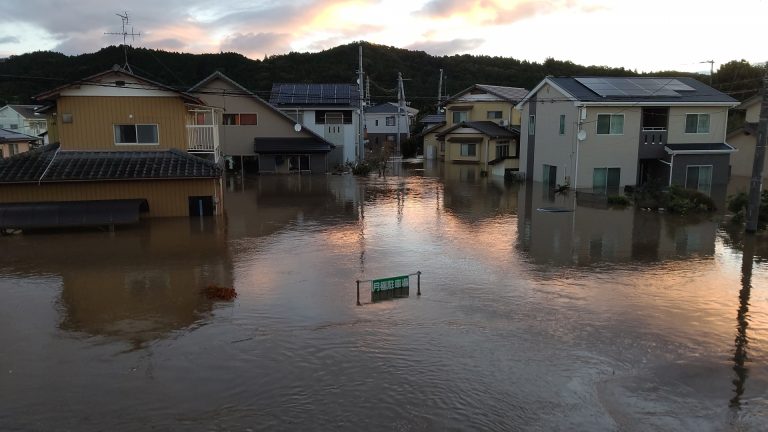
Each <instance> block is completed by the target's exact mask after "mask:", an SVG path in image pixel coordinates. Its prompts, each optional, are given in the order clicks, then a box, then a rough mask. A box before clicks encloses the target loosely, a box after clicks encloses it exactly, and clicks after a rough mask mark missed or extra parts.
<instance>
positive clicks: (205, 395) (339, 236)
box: [0, 164, 768, 431]
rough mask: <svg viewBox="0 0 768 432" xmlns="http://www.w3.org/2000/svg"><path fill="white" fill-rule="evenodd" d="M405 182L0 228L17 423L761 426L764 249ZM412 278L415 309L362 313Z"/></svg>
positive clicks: (521, 198) (396, 305)
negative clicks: (222, 291) (229, 291)
mask: <svg viewBox="0 0 768 432" xmlns="http://www.w3.org/2000/svg"><path fill="white" fill-rule="evenodd" d="M398 171H399V172H398V174H399V175H395V176H390V177H387V178H386V179H383V178H376V177H371V178H369V179H364V180H360V179H356V178H353V177H351V176H304V177H299V176H290V177H288V176H284V177H273V176H262V177H254V178H248V179H246V180H245V181H242V180H240V179H239V178H228V179H227V181H226V186H225V187H226V190H227V193H226V197H225V204H226V208H227V215H226V216H225V217H223V218H220V219H218V220H217V219H202V220H201V219H194V220H187V219H172V220H152V221H145V222H144V223H142V224H141V225H140V226H137V227H132V228H122V229H119V230H117V232H114V233H110V232H100V231H93V230H91V231H82V232H48V233H36V234H25V235H13V236H6V237H2V238H0V251H1V252H0V295H1V296H2V301H0V430H3V431H17V430H18V431H51V430H56V431H101V430H104V431H135V430H193V431H196V430H200V431H217V430H227V431H228V430H234V431H248V430H278V431H279V430H302V431H304V430H346V431H368V430H370V431H379V430H381V431H445V430H468V431H480V430H482V431H514V430H534V431H535V430H540V431H550V430H564V431H565V430H567V431H595V430H609V431H610V430H621V431H649V430H650V431H652V430H664V431H668V430H695V431H722V430H726V431H727V430H733V431H752V430H754V431H758V430H765V427H766V426H765V425H766V419H768V360H767V357H766V356H767V355H768V341H766V338H768V241H767V240H766V238H765V237H761V238H758V239H757V240H756V239H755V238H753V237H745V236H743V235H742V234H741V231H740V230H738V229H736V230H732V229H726V228H727V226H726V225H724V224H722V223H721V222H720V219H721V215H715V216H711V217H698V218H695V217H694V218H690V217H689V218H681V217H676V216H670V215H660V214H656V213H649V212H636V211H634V210H632V209H628V210H619V209H610V208H605V207H604V206H600V205H598V204H590V203H588V202H586V200H585V201H584V202H580V203H579V204H578V205H576V204H575V202H574V198H573V196H568V195H558V196H551V195H549V194H548V193H546V192H544V191H543V190H542V188H541V187H540V185H537V184H530V185H505V184H504V182H503V181H500V180H499V179H493V178H490V179H489V178H484V177H480V175H479V172H478V171H477V167H472V166H443V165H441V164H436V165H428V166H426V167H424V169H423V170H422V169H418V170H417V169H412V168H402V169H400V170H398ZM543 207H562V208H565V209H570V210H574V211H569V212H558V213H552V212H542V211H538V210H537V209H538V208H543ZM416 271H421V272H422V277H421V289H422V292H423V295H422V296H421V297H418V296H416V295H415V289H414V285H415V279H412V282H411V284H412V287H411V296H410V297H408V298H402V299H397V300H391V301H385V302H380V303H370V291H369V290H370V285H369V284H365V283H363V284H362V287H363V288H362V293H361V295H362V297H363V300H364V303H365V304H363V305H362V306H356V304H355V281H356V280H357V279H371V278H379V277H388V276H396V275H401V274H407V273H412V272H416ZM208 284H217V285H220V286H231V287H234V288H235V289H236V290H237V292H238V297H237V299H236V300H235V301H233V302H227V301H213V300H209V299H207V298H205V297H204V296H202V295H201V294H200V290H201V288H203V287H205V286H207V285H208ZM366 299H367V301H365V300H366Z"/></svg>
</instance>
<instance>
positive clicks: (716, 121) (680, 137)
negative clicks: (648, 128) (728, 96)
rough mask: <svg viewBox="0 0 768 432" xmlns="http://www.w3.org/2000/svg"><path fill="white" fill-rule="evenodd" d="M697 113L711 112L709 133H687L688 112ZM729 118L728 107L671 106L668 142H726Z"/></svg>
mask: <svg viewBox="0 0 768 432" xmlns="http://www.w3.org/2000/svg"><path fill="white" fill-rule="evenodd" d="M696 113H699V114H709V133H702V134H699V133H685V117H686V114H696ZM727 120H728V107H717V106H716V107H698V106H691V107H675V106H673V107H670V108H669V126H668V127H667V130H668V135H667V142H669V143H670V144H686V143H693V144H696V143H721V142H724V141H725V131H726V121H727ZM636 130H639V129H636Z"/></svg>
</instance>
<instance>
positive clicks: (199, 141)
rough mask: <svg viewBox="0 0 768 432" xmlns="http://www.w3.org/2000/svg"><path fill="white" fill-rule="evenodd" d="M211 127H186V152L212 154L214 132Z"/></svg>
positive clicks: (214, 146)
mask: <svg viewBox="0 0 768 432" xmlns="http://www.w3.org/2000/svg"><path fill="white" fill-rule="evenodd" d="M214 127H215V126H213V125H187V150H188V151H190V152H198V153H213V152H214V150H215V148H216V145H215V132H214Z"/></svg>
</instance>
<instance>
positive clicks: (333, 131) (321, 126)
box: [269, 83, 363, 166]
mask: <svg viewBox="0 0 768 432" xmlns="http://www.w3.org/2000/svg"><path fill="white" fill-rule="evenodd" d="M269 103H270V104H272V105H273V106H275V107H276V108H278V109H279V110H280V111H282V112H284V113H285V114H286V115H288V116H289V117H291V118H292V119H294V120H295V121H296V123H299V124H301V125H303V126H304V127H306V128H308V129H309V130H311V131H312V132H314V133H315V134H317V135H319V136H320V137H322V138H323V139H325V140H326V141H328V142H329V143H331V144H333V145H334V146H335V148H334V149H333V150H332V151H331V153H330V154H329V156H328V163H329V165H330V166H334V165H337V164H343V163H345V162H354V161H356V160H358V159H359V158H360V157H362V155H360V153H361V152H360V144H361V142H362V133H363V131H362V128H361V125H360V121H359V112H360V111H359V109H360V104H361V99H360V92H359V91H358V89H357V86H356V85H355V84H295V83H293V84H292V83H288V84H285V83H284V84H273V85H272V93H271V95H270V97H269Z"/></svg>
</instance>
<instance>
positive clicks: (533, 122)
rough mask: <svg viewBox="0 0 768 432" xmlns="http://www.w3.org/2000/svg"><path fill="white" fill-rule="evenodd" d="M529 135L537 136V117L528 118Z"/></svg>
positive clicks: (530, 116)
mask: <svg viewBox="0 0 768 432" xmlns="http://www.w3.org/2000/svg"><path fill="white" fill-rule="evenodd" d="M528 135H536V116H535V115H533V114H531V115H529V116H528Z"/></svg>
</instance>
